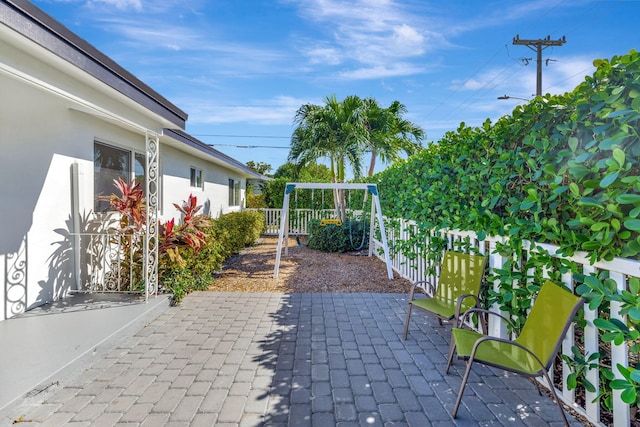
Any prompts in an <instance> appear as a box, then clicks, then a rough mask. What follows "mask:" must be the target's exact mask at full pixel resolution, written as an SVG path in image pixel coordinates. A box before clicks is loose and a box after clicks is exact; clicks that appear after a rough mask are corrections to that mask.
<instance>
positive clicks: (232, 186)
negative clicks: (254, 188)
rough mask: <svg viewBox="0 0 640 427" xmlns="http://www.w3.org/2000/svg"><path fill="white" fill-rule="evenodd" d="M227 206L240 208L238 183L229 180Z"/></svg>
mask: <svg viewBox="0 0 640 427" xmlns="http://www.w3.org/2000/svg"><path fill="white" fill-rule="evenodd" d="M229 206H240V181H236V180H234V179H229Z"/></svg>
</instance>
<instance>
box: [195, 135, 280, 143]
mask: <svg viewBox="0 0 640 427" xmlns="http://www.w3.org/2000/svg"><path fill="white" fill-rule="evenodd" d="M191 136H198V137H200V136H210V137H215V138H264V139H290V138H291V137H290V136H276V135H223V134H213V133H192V134H191ZM220 145H221V144H220Z"/></svg>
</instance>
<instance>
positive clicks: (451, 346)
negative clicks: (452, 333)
mask: <svg viewBox="0 0 640 427" xmlns="http://www.w3.org/2000/svg"><path fill="white" fill-rule="evenodd" d="M455 352H456V342H455V340H454V339H453V337H451V343H449V357H448V358H447V369H445V370H444V373H445V375H446V374H448V373H449V368H450V367H451V364H452V363H453V354H454V353H455Z"/></svg>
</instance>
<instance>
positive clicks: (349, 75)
mask: <svg viewBox="0 0 640 427" xmlns="http://www.w3.org/2000/svg"><path fill="white" fill-rule="evenodd" d="M423 71H424V69H423V68H421V67H420V66H417V65H411V64H406V63H394V64H391V65H376V66H372V67H362V68H357V69H355V70H351V71H343V72H340V73H338V75H339V76H340V77H342V78H344V79H347V80H367V79H379V78H384V77H399V76H410V75H413V74H417V73H421V72H423Z"/></svg>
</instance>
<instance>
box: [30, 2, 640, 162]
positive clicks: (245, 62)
mask: <svg viewBox="0 0 640 427" xmlns="http://www.w3.org/2000/svg"><path fill="white" fill-rule="evenodd" d="M33 2H34V3H35V4H36V5H37V6H38V7H40V8H42V9H43V10H44V11H46V12H47V13H49V14H50V15H52V16H53V17H54V18H55V19H57V20H58V21H60V22H62V23H63V24H64V25H65V26H67V27H68V28H69V29H71V30H72V31H74V32H75V33H77V34H78V35H80V36H81V37H83V38H85V39H86V40H87V41H88V42H90V43H91V44H93V45H94V46H96V47H97V48H98V49H100V50H101V51H102V52H104V53H105V54H107V55H108V56H110V57H111V58H112V59H114V60H115V61H116V62H118V63H119V64H120V65H121V66H123V67H124V68H126V69H127V70H129V71H130V72H132V73H133V74H135V75H136V76H137V77H139V78H140V79H141V80H143V81H144V82H145V83H147V84H148V85H150V86H151V87H152V88H154V89H155V90H156V91H158V92H159V93H161V94H162V95H163V96H165V97H167V98H168V99H169V100H170V101H171V102H173V103H174V104H176V105H177V106H179V107H180V108H182V109H183V110H185V111H186V112H187V113H188V114H189V119H188V122H187V128H186V130H187V132H189V133H190V134H192V135H194V136H196V137H198V138H199V139H200V140H202V141H204V142H205V143H208V144H214V146H215V148H216V149H218V150H220V151H222V152H223V153H225V154H228V155H230V156H232V157H234V158H236V159H237V160H239V161H242V162H247V161H250V160H253V161H256V162H265V163H269V164H270V165H272V166H273V170H272V171H271V172H274V171H275V169H276V168H277V167H278V166H280V165H281V164H283V163H285V162H286V160H287V159H286V158H287V155H288V149H286V148H280V147H288V146H289V141H290V140H289V138H290V136H291V133H292V130H293V128H294V125H293V118H294V114H295V111H296V110H297V109H298V107H300V106H301V105H302V104H304V103H314V104H322V103H323V99H324V98H325V97H326V96H328V95H331V94H335V95H336V96H337V97H338V98H339V99H342V98H344V97H345V96H348V95H358V96H360V97H374V98H376V99H377V101H378V103H379V104H380V105H383V106H387V105H389V104H390V103H391V102H392V101H393V100H398V101H400V102H401V103H403V104H404V105H405V106H406V107H407V110H408V112H407V114H406V115H405V118H406V119H408V120H411V121H412V122H414V123H416V124H418V125H420V126H421V127H422V128H423V129H424V130H425V131H426V134H427V138H426V140H425V142H426V141H437V140H439V139H440V138H441V136H442V135H443V134H444V133H445V132H447V131H452V130H455V129H456V128H457V127H458V126H459V124H460V122H465V123H466V124H468V125H471V126H477V125H480V124H481V123H482V122H483V121H484V120H485V119H487V118H490V119H492V120H495V119H497V118H498V117H500V116H503V115H505V114H510V113H511V111H512V110H513V108H514V107H515V106H516V105H517V104H518V103H522V102H524V101H522V100H519V99H509V100H498V99H497V97H498V96H502V95H510V96H512V97H519V98H531V97H532V95H533V94H534V93H535V90H536V61H535V58H536V54H535V52H534V51H533V50H531V49H529V48H527V47H526V46H518V45H513V43H512V41H513V38H514V36H516V35H520V38H521V39H542V38H545V37H547V36H550V38H551V40H558V39H561V38H562V37H563V36H566V43H565V44H564V45H563V46H560V47H549V48H547V49H545V50H544V51H543V62H544V64H543V69H542V92H543V93H551V94H557V93H564V92H566V91H569V90H571V89H573V88H574V87H575V86H576V85H578V84H579V83H580V82H581V81H582V80H583V79H584V76H585V75H590V74H592V73H593V71H594V68H593V66H592V62H593V60H594V59H597V58H611V57H613V56H614V55H623V54H626V53H628V52H629V51H630V50H631V49H638V48H640V43H639V42H640V32H638V31H637V25H638V24H637V17H638V16H640V0H603V1H591V0H531V1H517V0H507V1H504V0H351V1H349V0H342V1H340V0H162V1H159V0H34V1H33ZM527 64H528V65H527ZM238 146H242V147H248V148H241V147H238ZM382 167H384V166H379V167H378V170H380V169H381V168H382Z"/></svg>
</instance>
